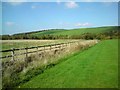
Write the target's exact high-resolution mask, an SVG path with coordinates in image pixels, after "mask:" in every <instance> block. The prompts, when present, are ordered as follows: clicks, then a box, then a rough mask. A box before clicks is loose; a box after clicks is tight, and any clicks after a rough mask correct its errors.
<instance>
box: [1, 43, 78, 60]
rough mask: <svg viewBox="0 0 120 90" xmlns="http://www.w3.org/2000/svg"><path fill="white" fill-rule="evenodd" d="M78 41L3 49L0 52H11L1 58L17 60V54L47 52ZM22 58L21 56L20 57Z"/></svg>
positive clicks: (26, 55)
mask: <svg viewBox="0 0 120 90" xmlns="http://www.w3.org/2000/svg"><path fill="white" fill-rule="evenodd" d="M76 42H78V41H72V42H67V43H58V44H50V45H43V46H36V47H26V48H12V49H9V50H1V51H0V53H2V54H3V53H8V52H9V53H11V54H10V55H5V56H1V57H0V59H5V58H12V60H16V59H15V56H19V55H25V57H26V58H27V57H28V54H30V53H38V52H42V51H43V52H45V51H46V50H53V49H64V48H65V47H67V46H68V45H70V44H72V43H76ZM40 48H41V49H40ZM30 49H35V50H34V51H30V52H29V50H30ZM20 50H24V51H25V52H23V53H15V52H16V51H20ZM19 59H20V58H19Z"/></svg>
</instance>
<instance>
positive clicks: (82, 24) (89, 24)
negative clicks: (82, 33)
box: [75, 22, 92, 27]
mask: <svg viewBox="0 0 120 90" xmlns="http://www.w3.org/2000/svg"><path fill="white" fill-rule="evenodd" d="M75 26H79V27H84V26H92V24H91V23H88V22H86V23H77V24H75Z"/></svg>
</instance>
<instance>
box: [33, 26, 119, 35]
mask: <svg viewBox="0 0 120 90" xmlns="http://www.w3.org/2000/svg"><path fill="white" fill-rule="evenodd" d="M111 30H117V27H112V26H111V27H96V28H79V29H68V30H61V29H58V30H47V31H43V32H37V33H31V35H35V36H39V35H68V36H72V35H81V34H84V33H94V34H98V33H104V32H107V31H111Z"/></svg>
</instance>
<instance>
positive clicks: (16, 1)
mask: <svg viewBox="0 0 120 90" xmlns="http://www.w3.org/2000/svg"><path fill="white" fill-rule="evenodd" d="M24 2H26V0H7V3H9V4H10V5H13V6H17V5H21V4H22V3H24Z"/></svg>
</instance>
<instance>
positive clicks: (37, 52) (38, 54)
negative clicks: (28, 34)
mask: <svg viewBox="0 0 120 90" xmlns="http://www.w3.org/2000/svg"><path fill="white" fill-rule="evenodd" d="M36 49H37V54H38V55H39V53H38V47H36Z"/></svg>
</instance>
